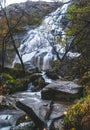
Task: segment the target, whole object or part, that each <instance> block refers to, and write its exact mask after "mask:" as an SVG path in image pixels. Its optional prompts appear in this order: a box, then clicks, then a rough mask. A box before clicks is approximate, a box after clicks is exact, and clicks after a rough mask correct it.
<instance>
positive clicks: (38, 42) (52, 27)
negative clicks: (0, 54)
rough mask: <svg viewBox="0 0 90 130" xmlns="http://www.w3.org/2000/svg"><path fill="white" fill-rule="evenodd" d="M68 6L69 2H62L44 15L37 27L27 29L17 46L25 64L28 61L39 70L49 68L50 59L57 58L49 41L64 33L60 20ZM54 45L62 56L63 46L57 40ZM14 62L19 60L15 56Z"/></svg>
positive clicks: (53, 40)
mask: <svg viewBox="0 0 90 130" xmlns="http://www.w3.org/2000/svg"><path fill="white" fill-rule="evenodd" d="M68 6H69V4H64V5H63V6H62V7H60V8H58V9H57V10H56V11H55V12H53V13H51V14H49V15H48V16H46V17H45V19H44V20H43V21H42V24H41V25H40V26H39V27H37V28H35V29H32V30H30V31H28V33H27V38H26V41H25V39H24V41H25V42H24V43H23V44H22V45H21V46H20V48H19V52H20V54H21V56H22V59H23V62H24V63H25V64H27V62H28V63H30V64H32V65H33V66H35V67H38V68H39V69H41V70H47V69H50V63H51V61H52V60H56V59H57V56H56V54H55V52H54V51H53V47H52V46H51V43H54V42H55V37H56V36H59V37H60V35H61V34H64V30H63V28H62V26H61V21H62V19H63V17H64V14H65V12H66V10H67V8H68ZM62 14H63V15H62ZM54 47H55V48H56V51H58V50H59V56H61V57H62V55H63V54H64V52H65V48H62V46H61V45H60V43H58V42H57V43H56V44H55V45H54ZM15 62H19V59H18V57H17V56H16V58H15V60H14V63H15Z"/></svg>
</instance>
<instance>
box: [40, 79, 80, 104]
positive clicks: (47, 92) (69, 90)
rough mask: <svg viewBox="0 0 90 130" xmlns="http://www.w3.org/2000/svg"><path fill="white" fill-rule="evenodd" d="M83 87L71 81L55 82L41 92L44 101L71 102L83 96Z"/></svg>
mask: <svg viewBox="0 0 90 130" xmlns="http://www.w3.org/2000/svg"><path fill="white" fill-rule="evenodd" d="M81 90H82V87H81V86H79V85H78V84H76V83H74V82H71V81H61V82H54V83H51V84H49V85H47V86H46V87H45V88H44V89H43V90H42V91H41V97H42V99H50V100H60V101H62V100H63V101H71V100H74V99H76V98H79V97H80V96H81V95H82V91H81Z"/></svg>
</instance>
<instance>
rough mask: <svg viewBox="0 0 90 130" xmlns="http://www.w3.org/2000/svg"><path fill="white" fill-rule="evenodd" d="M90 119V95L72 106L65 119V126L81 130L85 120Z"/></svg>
mask: <svg viewBox="0 0 90 130" xmlns="http://www.w3.org/2000/svg"><path fill="white" fill-rule="evenodd" d="M88 116H89V117H90V95H88V96H87V97H86V98H83V99H81V100H80V101H78V102H77V103H76V104H74V105H73V106H71V107H70V108H69V110H68V112H67V113H66V116H65V118H64V126H67V128H70V129H72V128H74V129H75V130H81V128H82V125H83V123H84V118H85V117H86V118H88ZM65 130H66V128H65Z"/></svg>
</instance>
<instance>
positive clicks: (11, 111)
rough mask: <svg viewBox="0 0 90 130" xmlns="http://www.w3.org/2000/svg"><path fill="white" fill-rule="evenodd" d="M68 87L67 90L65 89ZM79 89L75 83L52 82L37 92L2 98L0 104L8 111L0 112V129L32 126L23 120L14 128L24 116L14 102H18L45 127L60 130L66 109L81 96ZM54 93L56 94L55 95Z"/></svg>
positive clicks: (14, 129) (20, 129)
mask: <svg viewBox="0 0 90 130" xmlns="http://www.w3.org/2000/svg"><path fill="white" fill-rule="evenodd" d="M68 86H69V89H68V88H67V87H68ZM81 89H82V88H81V87H80V86H79V85H78V84H77V83H74V82H71V81H53V82H52V83H50V84H49V85H46V86H45V88H44V89H42V90H41V91H39V92H29V90H28V91H26V92H19V93H16V94H13V95H11V96H7V97H6V98H5V97H2V100H1V104H2V106H3V105H4V106H5V105H6V108H7V107H8V109H6V110H2V111H0V114H1V116H0V129H1V130H6V129H7V130H24V129H25V130H28V129H29V128H30V127H31V126H32V125H31V126H30V122H29V124H28V122H27V123H26V122H25V120H24V121H23V123H24V124H18V125H17V126H16V124H17V123H16V122H17V120H18V119H19V118H20V117H21V116H23V115H24V114H25V113H24V112H23V111H22V110H20V109H18V108H17V107H16V102H17V101H20V102H21V103H23V104H25V105H26V106H28V107H30V108H31V109H32V110H33V111H34V113H35V114H36V115H37V116H38V117H39V118H40V120H42V121H43V122H45V123H46V125H47V127H50V125H52V124H53V128H54V129H55V130H56V129H58V128H59V130H61V128H62V126H63V117H64V115H65V114H66V111H67V109H68V107H69V106H70V105H71V104H72V103H73V102H74V101H75V100H76V99H77V98H78V97H79V96H80V95H81V91H80V90H81ZM48 92H49V93H48ZM54 92H57V93H56V94H55V93H54ZM74 94H75V95H77V97H75V95H74ZM51 95H52V96H51ZM73 95H74V97H73ZM72 97H73V98H72ZM71 101H72V102H71ZM5 102H6V104H5ZM51 102H53V103H52V107H53V109H52V110H51V114H50V115H49V118H48V119H46V115H47V112H48V110H50V104H51ZM70 102H71V103H70ZM7 113H8V114H7ZM19 123H20V122H19Z"/></svg>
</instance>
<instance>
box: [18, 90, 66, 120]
mask: <svg viewBox="0 0 90 130" xmlns="http://www.w3.org/2000/svg"><path fill="white" fill-rule="evenodd" d="M17 99H19V100H20V101H21V102H22V103H24V104H25V105H26V106H28V107H30V108H31V109H32V110H33V111H34V112H35V114H36V115H37V116H38V117H39V118H40V119H41V120H43V121H45V117H46V114H47V112H48V109H49V105H50V103H51V101H50V100H49V101H46V100H42V99H41V96H40V93H39V92H36V93H30V92H28V93H21V94H17V95H16V100H17ZM67 109H68V105H65V104H63V103H60V102H54V103H53V110H52V111H51V114H50V117H49V120H48V122H49V121H50V120H54V119H58V118H59V119H60V118H62V117H63V116H64V113H65V111H66V110H67Z"/></svg>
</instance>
